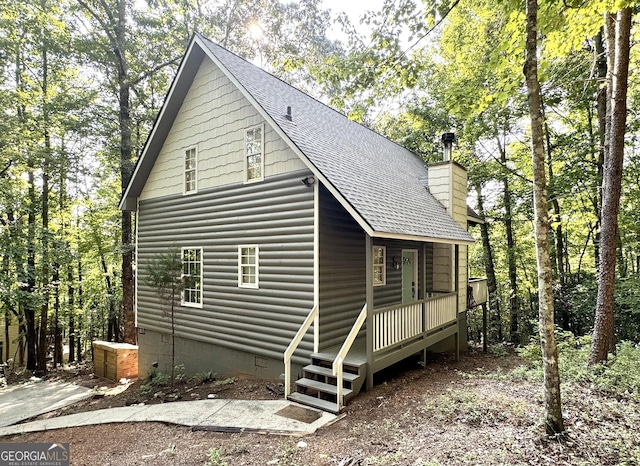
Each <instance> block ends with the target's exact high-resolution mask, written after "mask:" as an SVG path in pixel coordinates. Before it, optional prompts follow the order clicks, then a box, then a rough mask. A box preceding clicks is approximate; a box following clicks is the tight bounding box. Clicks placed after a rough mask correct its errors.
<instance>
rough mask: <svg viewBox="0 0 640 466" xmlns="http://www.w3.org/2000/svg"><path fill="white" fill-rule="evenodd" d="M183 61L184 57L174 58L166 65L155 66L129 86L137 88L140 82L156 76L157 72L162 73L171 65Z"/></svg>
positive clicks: (165, 63)
mask: <svg viewBox="0 0 640 466" xmlns="http://www.w3.org/2000/svg"><path fill="white" fill-rule="evenodd" d="M181 59H182V55H180V56H178V57H175V58H172V59H171V60H169V61H166V62H164V63H161V64H159V65H158V66H155V67H153V68H151V69H150V70H149V71H147V72H145V73H142V74H141V75H140V76H138V77H137V78H136V79H134V80H133V81H131V82H130V83H129V84H130V85H131V86H135V85H137V84H140V82H142V81H144V80H145V79H147V78H148V77H149V76H151V75H153V74H155V73H156V72H158V71H160V70H161V69H162V68H164V67H166V66H169V65H175V64H176V63H178V62H179V61H180V60H181Z"/></svg>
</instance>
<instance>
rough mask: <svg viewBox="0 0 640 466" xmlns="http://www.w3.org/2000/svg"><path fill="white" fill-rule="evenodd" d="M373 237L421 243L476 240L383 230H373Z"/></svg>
mask: <svg viewBox="0 0 640 466" xmlns="http://www.w3.org/2000/svg"><path fill="white" fill-rule="evenodd" d="M371 236H372V237H373V238H384V239H396V240H402V241H418V242H421V243H440V244H461V245H465V244H466V245H472V244H474V243H475V242H476V241H475V239H473V237H471V236H470V235H469V239H466V240H465V239H462V238H434V237H430V236H419V235H405V234H401V233H388V232H384V231H374V232H373V235H371Z"/></svg>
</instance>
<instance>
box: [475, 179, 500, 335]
mask: <svg viewBox="0 0 640 466" xmlns="http://www.w3.org/2000/svg"><path fill="white" fill-rule="evenodd" d="M475 188H476V193H477V194H478V214H479V215H480V217H482V218H485V211H484V199H483V198H482V187H481V186H480V183H476V185H475ZM480 236H481V237H482V251H483V252H484V267H485V272H486V274H487V291H488V294H489V306H490V308H491V310H492V311H493V312H492V313H491V319H490V322H491V323H490V326H491V337H492V338H491V339H492V340H493V341H502V338H503V336H502V316H501V314H500V301H499V300H498V280H497V279H496V269H495V265H494V264H495V262H494V260H493V249H492V248H491V242H490V241H489V225H488V224H487V223H486V222H485V223H482V224H480Z"/></svg>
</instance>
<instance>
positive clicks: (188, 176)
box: [184, 147, 198, 194]
mask: <svg viewBox="0 0 640 466" xmlns="http://www.w3.org/2000/svg"><path fill="white" fill-rule="evenodd" d="M197 179H198V151H197V150H196V148H195V147H191V148H189V149H187V150H186V151H184V193H185V194H188V193H195V192H196V191H197V190H198V183H197Z"/></svg>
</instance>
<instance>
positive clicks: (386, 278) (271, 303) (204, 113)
mask: <svg viewBox="0 0 640 466" xmlns="http://www.w3.org/2000/svg"><path fill="white" fill-rule="evenodd" d="M466 197H467V188H466V171H465V169H464V168H462V167H461V166H460V165H459V164H457V163H455V162H452V161H444V162H440V163H436V164H433V165H431V166H429V167H426V166H425V164H424V162H423V161H422V160H421V159H420V158H419V157H418V156H416V155H414V154H413V153H411V152H409V151H407V150H406V149H404V148H402V147H401V146H399V145H397V144H395V143H393V142H391V141H389V140H388V139H386V138H384V137H382V136H381V135H379V134H377V133H375V132H374V131H371V130H369V129H367V128H365V127H363V126H361V125H359V124H356V123H354V122H352V121H350V120H348V119H347V118H346V117H344V116H343V115H342V114H340V113H338V112H337V111H335V110H333V109H331V108H329V107H328V106H326V105H324V104H322V103H320V102H319V101H317V100H315V99H313V98H311V97H309V96H308V95H306V94H304V93H303V92H301V91H299V90H297V89H295V88H294V87H292V86H290V85H288V84H286V83H285V82H283V81H281V80H279V79H278V78H276V77H274V76H272V75H270V74H268V73H267V72H265V71H263V70H261V69H260V68H258V67H256V66H254V65H252V64H251V63H249V62H247V61H245V60H243V59H241V58H239V57H238V56H236V55H234V54H233V53H231V52H229V51H227V50H225V49H224V48H222V47H220V46H219V45H216V44H215V43H213V42H211V41H209V40H207V39H206V38H204V37H202V36H201V35H198V34H196V35H195V36H194V37H193V38H192V40H191V42H190V44H189V46H188V49H187V51H186V54H185V56H184V58H183V60H182V62H181V64H180V67H179V70H178V72H177V75H176V77H175V80H174V82H173V84H172V86H171V89H170V91H169V93H168V95H167V98H166V101H165V103H164V106H163V107H162V109H161V111H160V114H159V115H158V118H157V120H156V123H155V125H154V128H153V129H152V132H151V134H150V136H149V139H148V141H147V143H146V145H145V148H144V151H143V154H142V156H141V157H140V159H139V161H138V163H137V166H136V168H135V171H134V173H133V176H132V179H131V182H130V184H129V186H128V188H127V190H126V192H125V194H124V196H123V198H122V200H121V204H120V208H121V209H126V210H132V211H135V212H136V214H137V215H136V218H137V227H136V232H137V244H136V267H137V274H136V275H137V276H136V280H137V286H136V290H137V295H136V316H137V317H136V325H137V327H138V345H139V368H140V372H141V373H142V375H144V373H145V371H147V370H148V368H150V367H151V365H152V364H153V363H157V364H156V365H158V367H159V368H160V370H164V371H167V370H168V364H170V361H171V358H170V354H171V343H170V342H171V334H170V326H169V322H168V319H167V318H166V316H165V315H164V314H163V306H161V305H160V302H159V299H158V297H157V295H156V293H155V292H154V290H153V289H151V288H149V287H148V286H147V285H145V276H146V274H147V272H148V267H149V264H150V261H151V260H152V259H153V258H154V256H156V255H157V254H159V253H162V252H164V251H167V250H168V249H169V248H171V247H179V248H180V250H181V255H182V263H183V269H184V273H185V274H188V275H189V276H190V277H191V284H190V288H188V289H187V290H185V291H184V292H183V294H182V302H181V306H180V308H179V309H178V311H177V312H176V334H177V336H178V338H177V339H176V348H175V351H176V360H177V361H178V362H179V363H180V364H184V366H185V369H186V370H187V371H188V372H190V373H195V372H199V371H214V372H216V373H217V374H219V375H223V374H230V373H246V374H252V375H255V376H260V377H278V376H279V375H280V374H282V373H283V372H284V374H285V387H286V395H287V396H288V397H290V398H292V399H296V400H298V401H301V402H306V403H309V404H314V405H318V406H320V407H323V408H325V409H329V410H334V411H339V410H340V408H341V407H342V405H343V403H344V401H345V399H347V398H348V397H350V396H353V395H355V394H356V393H357V392H358V390H359V389H360V388H361V387H362V386H363V385H366V387H371V386H372V385H373V374H374V373H375V372H377V371H379V370H381V369H383V368H384V367H387V366H389V365H390V364H393V363H395V362H397V361H399V360H401V359H403V358H406V357H407V356H410V355H413V354H416V353H419V352H423V353H424V352H425V351H426V348H429V347H432V346H433V345H436V344H441V345H442V344H445V343H446V344H448V346H449V348H453V349H457V348H458V347H459V346H460V345H463V344H465V343H466V339H465V338H464V335H465V334H466V314H465V309H466V301H467V299H466V296H467V295H466V293H467V266H466V261H467V246H468V245H469V244H471V243H472V242H473V241H474V240H473V238H472V237H471V236H470V235H469V234H468V233H467V222H468V221H469V215H468V212H467V206H466ZM291 381H295V382H296V386H297V388H298V390H299V392H296V393H290V387H291V385H292V384H291ZM305 392H306V393H305Z"/></svg>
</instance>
